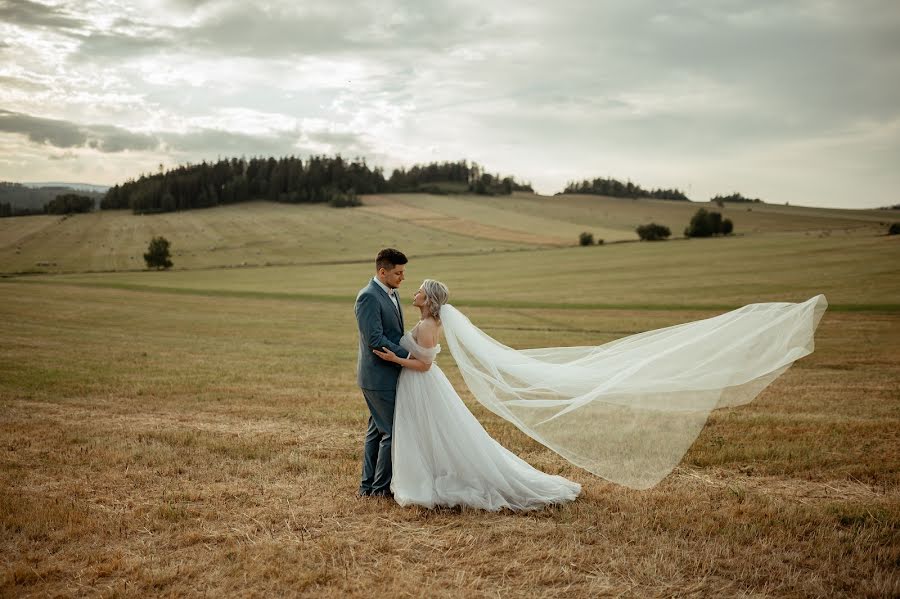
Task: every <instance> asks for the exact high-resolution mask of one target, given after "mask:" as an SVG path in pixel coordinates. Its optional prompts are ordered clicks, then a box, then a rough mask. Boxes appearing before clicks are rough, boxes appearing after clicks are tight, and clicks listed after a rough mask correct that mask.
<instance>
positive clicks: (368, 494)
mask: <svg viewBox="0 0 900 599" xmlns="http://www.w3.org/2000/svg"><path fill="white" fill-rule="evenodd" d="M371 496H372V493H371V492H370V491H357V492H356V498H357V499H361V498H363V497H371Z"/></svg>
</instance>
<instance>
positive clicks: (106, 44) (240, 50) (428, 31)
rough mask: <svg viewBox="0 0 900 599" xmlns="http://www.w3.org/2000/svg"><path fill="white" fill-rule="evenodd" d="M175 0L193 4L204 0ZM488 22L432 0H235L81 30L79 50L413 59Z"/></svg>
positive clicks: (87, 53)
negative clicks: (256, 0)
mask: <svg viewBox="0 0 900 599" xmlns="http://www.w3.org/2000/svg"><path fill="white" fill-rule="evenodd" d="M176 4H177V5H178V6H179V7H183V6H184V5H187V7H189V8H192V7H193V5H198V6H199V5H200V4H202V2H192V1H190V0H188V1H186V2H176ZM301 7H302V8H301ZM486 22H487V21H486V20H485V18H484V16H483V15H479V14H478V13H472V12H470V11H464V10H454V9H453V8H452V7H449V6H447V5H446V4H444V3H440V2H436V1H431V0H429V1H420V2H416V3H413V2H403V1H395V2H393V3H387V4H383V5H379V6H377V7H375V6H373V5H372V4H371V3H368V2H363V1H361V0H356V1H352V2H351V1H348V2H341V3H337V4H334V5H330V6H329V5H327V4H322V3H308V4H305V5H304V4H301V5H295V4H284V5H278V4H268V5H254V4H247V3H243V2H232V3H231V4H230V5H226V6H225V7H224V8H222V9H220V10H218V11H216V12H214V13H212V14H211V16H209V17H208V18H207V19H206V20H205V21H202V22H200V23H198V24H196V25H192V26H184V27H181V26H179V27H175V26H173V27H168V28H165V27H160V26H158V25H154V26H153V27H152V28H148V27H146V26H145V25H144V24H142V23H139V22H136V21H133V20H128V19H119V20H117V21H116V23H115V25H114V27H113V29H112V30H111V31H110V30H105V31H93V32H91V33H90V35H80V36H78V37H80V38H81V42H82V43H81V47H80V48H79V50H78V52H77V54H76V55H75V56H74V57H73V58H74V59H75V60H78V61H91V60H94V59H95V58H104V57H124V56H138V55H144V54H148V53H156V52H170V53H173V54H174V53H178V54H184V53H189V54H190V53H193V54H198V53H202V54H207V55H219V56H243V57H255V58H272V57H290V56H310V55H314V56H316V55H317V56H322V55H346V54H353V53H359V52H366V53H367V54H368V55H371V54H372V53H378V52H383V53H384V54H385V55H390V56H398V55H400V56H403V55H405V57H406V58H407V59H408V57H409V56H415V55H417V54H418V53H421V52H426V53H427V52H440V51H443V50H445V49H447V48H448V47H451V46H453V45H454V44H458V43H462V42H463V41H465V40H466V39H469V38H470V37H471V36H472V35H473V32H475V31H477V30H480V29H482V28H484V27H485V24H486ZM407 53H408V54H407Z"/></svg>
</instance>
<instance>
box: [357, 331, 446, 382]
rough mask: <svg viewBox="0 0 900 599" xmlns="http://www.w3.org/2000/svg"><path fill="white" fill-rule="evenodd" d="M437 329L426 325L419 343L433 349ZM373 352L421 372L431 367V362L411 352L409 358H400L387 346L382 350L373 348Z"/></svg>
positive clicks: (383, 358)
mask: <svg viewBox="0 0 900 599" xmlns="http://www.w3.org/2000/svg"><path fill="white" fill-rule="evenodd" d="M436 334H437V331H436V330H434V329H432V328H431V327H428V326H424V327H422V328H421V329H420V331H419V345H421V346H422V347H423V348H425V349H431V348H432V347H434V346H435V345H437V339H436ZM372 352H374V353H375V355H376V356H378V357H379V358H381V359H382V360H387V361H388V362H393V363H395V364H399V365H400V366H402V367H403V368H411V369H413V370H418V371H419V372H425V371H426V370H429V369H430V368H431V362H424V361H422V360H420V359H418V358H415V357H413V356H412V354H410V357H408V358H400V357H398V356H397V354H395V353H394V352H392V351H391V350H390V349H389V348H387V347H382V348H381V351H378V350H377V349H373V350H372Z"/></svg>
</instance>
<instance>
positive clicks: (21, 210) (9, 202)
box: [0, 181, 103, 217]
mask: <svg viewBox="0 0 900 599" xmlns="http://www.w3.org/2000/svg"><path fill="white" fill-rule="evenodd" d="M76 191H77V190H75V189H73V188H71V187H60V186H49V187H28V186H26V185H22V184H21V183H11V182H6V181H0V217H7V216H28V215H32V214H47V213H48V211H47V205H48V204H50V203H51V202H53V201H54V200H55V199H56V198H57V197H59V196H61V195H66V194H73V193H75V192H76ZM77 195H79V196H81V197H87V198H89V199H91V200H97V199H99V198H100V197H102V195H103V194H101V193H97V192H93V191H78V192H77Z"/></svg>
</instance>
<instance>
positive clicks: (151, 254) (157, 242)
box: [144, 236, 172, 270]
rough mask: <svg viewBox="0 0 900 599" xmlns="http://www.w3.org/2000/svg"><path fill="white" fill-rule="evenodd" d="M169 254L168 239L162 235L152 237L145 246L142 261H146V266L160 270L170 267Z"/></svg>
mask: <svg viewBox="0 0 900 599" xmlns="http://www.w3.org/2000/svg"><path fill="white" fill-rule="evenodd" d="M170 256H171V254H169V240H168V239H166V238H165V237H162V236H160V237H154V238H153V239H151V240H150V245H149V246H147V253H146V254H144V261H145V262H146V263H147V268H155V269H157V270H161V269H164V268H171V267H172V261H171V260H170V259H169V258H170Z"/></svg>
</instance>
